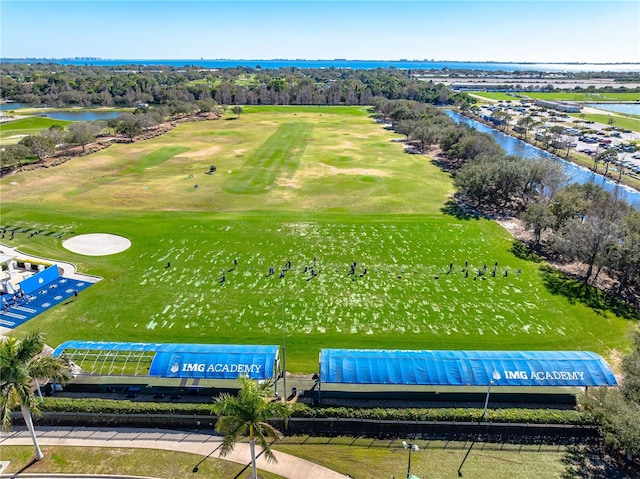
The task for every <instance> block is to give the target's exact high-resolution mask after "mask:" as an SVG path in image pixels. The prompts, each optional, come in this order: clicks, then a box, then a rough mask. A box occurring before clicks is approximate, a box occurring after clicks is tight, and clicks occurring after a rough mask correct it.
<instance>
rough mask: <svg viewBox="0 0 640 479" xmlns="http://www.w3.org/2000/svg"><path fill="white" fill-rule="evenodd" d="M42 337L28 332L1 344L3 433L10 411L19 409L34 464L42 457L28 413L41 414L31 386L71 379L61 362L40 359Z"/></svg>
mask: <svg viewBox="0 0 640 479" xmlns="http://www.w3.org/2000/svg"><path fill="white" fill-rule="evenodd" d="M44 345H45V342H44V336H43V335H42V334H41V333H39V332H35V331H34V332H31V333H29V334H27V336H25V337H24V338H22V339H16V338H15V337H8V338H6V339H5V340H4V341H2V342H0V370H1V371H2V376H1V379H0V393H1V394H2V396H1V397H0V418H1V420H2V430H3V431H4V432H6V431H8V430H9V428H10V427H11V422H12V419H13V411H14V409H15V408H16V406H18V405H20V410H21V411H22V417H23V418H24V422H25V424H26V425H27V429H29V432H30V433H31V438H32V439H33V445H34V447H35V450H36V451H35V452H36V460H37V461H39V460H41V459H42V458H43V457H44V454H42V451H41V450H40V446H39V445H38V439H37V438H36V432H35V429H34V427H33V419H32V417H31V413H34V414H40V408H39V406H38V403H39V400H38V398H37V397H36V395H35V393H34V383H37V381H38V379H43V380H47V379H50V380H54V381H56V382H59V383H64V382H66V381H68V380H69V379H70V375H69V364H68V363H67V362H66V361H65V360H64V359H61V358H53V357H50V356H49V357H47V356H42V354H41V353H42V350H43V348H44Z"/></svg>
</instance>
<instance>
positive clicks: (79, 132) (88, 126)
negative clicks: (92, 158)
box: [67, 121, 102, 152]
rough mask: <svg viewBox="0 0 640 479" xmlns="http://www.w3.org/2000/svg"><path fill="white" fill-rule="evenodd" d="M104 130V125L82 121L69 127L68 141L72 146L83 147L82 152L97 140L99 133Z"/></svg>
mask: <svg viewBox="0 0 640 479" xmlns="http://www.w3.org/2000/svg"><path fill="white" fill-rule="evenodd" d="M101 129H102V125H100V124H96V123H94V122H90V121H81V122H77V123H72V124H71V125H69V132H68V134H67V141H68V142H69V143H70V144H72V145H82V151H83V152H84V151H85V146H86V145H88V144H89V143H91V142H93V141H95V140H96V137H97V136H98V133H100V130H101Z"/></svg>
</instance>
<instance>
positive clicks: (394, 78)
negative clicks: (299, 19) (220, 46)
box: [0, 63, 466, 106]
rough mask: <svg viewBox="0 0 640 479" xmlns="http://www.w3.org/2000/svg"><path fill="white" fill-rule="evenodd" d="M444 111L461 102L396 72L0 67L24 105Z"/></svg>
mask: <svg viewBox="0 0 640 479" xmlns="http://www.w3.org/2000/svg"><path fill="white" fill-rule="evenodd" d="M376 96H382V97H385V98H390V99H401V98H405V99H410V100H417V101H421V102H425V103H435V102H438V103H442V104H451V103H455V102H457V101H459V100H460V99H462V98H465V97H466V95H464V94H457V93H456V94H454V93H452V92H451V91H450V90H449V89H448V87H446V86H445V85H442V84H437V85H436V84H434V83H432V82H430V81H424V80H421V79H419V78H416V77H415V76H412V75H410V74H408V72H406V71H402V70H396V69H383V68H380V69H375V70H341V69H296V68H283V69H274V70H262V69H251V68H230V69H220V70H209V69H199V68H189V67H185V68H181V69H178V68H174V67H140V66H135V67H134V66H131V67H119V69H115V68H113V67H98V66H87V67H81V66H64V65H54V64H33V65H25V64H18V63H3V64H2V65H0V97H2V98H10V99H13V100H15V101H18V102H22V103H27V104H30V105H40V104H45V105H48V106H67V105H81V106H92V105H94V106H96V105H100V106H112V105H123V106H135V105H137V104H138V103H148V104H162V105H170V104H172V103H175V102H177V101H182V102H191V103H193V102H198V101H209V100H215V101H216V102H217V103H218V104H221V105H274V104H275V105H369V104H371V99H372V98H374V97H376Z"/></svg>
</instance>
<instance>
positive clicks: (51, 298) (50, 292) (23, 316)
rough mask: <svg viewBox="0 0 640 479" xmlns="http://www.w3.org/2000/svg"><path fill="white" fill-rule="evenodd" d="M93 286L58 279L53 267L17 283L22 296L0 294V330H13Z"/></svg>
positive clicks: (88, 283) (73, 280) (66, 279)
mask: <svg viewBox="0 0 640 479" xmlns="http://www.w3.org/2000/svg"><path fill="white" fill-rule="evenodd" d="M92 284H93V283H90V282H88V281H82V280H78V279H72V278H65V277H64V276H60V274H59V272H58V267H57V266H56V265H55V264H54V265H53V266H50V267H48V268H47V269H45V270H43V271H40V272H39V273H38V274H35V275H33V276H31V277H30V278H27V279H25V280H24V281H22V282H21V283H20V290H21V293H22V294H3V295H2V308H1V309H0V326H2V327H5V328H8V329H15V328H17V327H18V326H20V325H21V324H24V323H26V322H27V321H29V320H30V319H32V318H35V317H36V316H38V315H39V314H41V313H44V312H45V311H47V310H49V309H51V308H53V307H54V306H57V305H59V304H61V303H64V302H65V301H67V300H69V299H71V298H74V297H75V296H77V295H78V292H80V291H83V290H85V289H87V288H88V287H89V286H91V285H92Z"/></svg>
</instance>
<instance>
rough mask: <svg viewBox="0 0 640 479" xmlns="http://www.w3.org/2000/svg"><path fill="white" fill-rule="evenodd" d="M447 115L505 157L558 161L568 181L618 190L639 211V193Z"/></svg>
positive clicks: (467, 120) (475, 123)
mask: <svg viewBox="0 0 640 479" xmlns="http://www.w3.org/2000/svg"><path fill="white" fill-rule="evenodd" d="M447 114H448V115H449V116H450V117H451V118H453V119H454V120H455V121H457V122H458V123H466V124H467V125H469V126H471V127H473V128H475V129H476V130H478V131H480V132H482V133H488V134H489V135H491V136H492V137H493V138H494V139H495V140H496V142H497V143H498V144H499V145H500V146H501V147H502V149H503V150H504V151H505V152H506V154H507V155H514V156H520V157H522V158H529V159H535V158H541V157H545V158H551V159H552V160H554V161H559V162H560V163H561V164H562V167H563V169H564V171H565V173H566V175H567V177H568V178H569V179H570V181H574V182H577V183H581V184H582V183H588V182H592V183H596V184H598V185H600V186H602V187H603V188H604V189H605V190H607V191H609V192H613V191H614V190H616V188H618V189H620V190H621V192H622V195H621V196H622V197H623V198H624V199H625V200H626V201H627V202H629V203H630V204H632V205H633V206H635V207H636V208H638V209H640V192H638V191H636V190H634V189H632V188H628V187H626V186H624V185H618V184H617V183H616V182H615V181H611V180H609V179H608V178H605V177H604V176H602V175H598V174H596V173H593V172H592V171H590V170H588V169H586V168H583V167H581V166H578V165H575V164H573V163H571V162H569V161H565V160H563V159H562V158H560V157H559V156H556V155H552V154H551V153H549V152H548V151H544V150H541V149H540V148H536V147H535V146H532V145H530V144H529V143H526V142H524V141H522V140H519V139H518V138H514V137H513V136H509V135H505V134H504V133H502V132H501V131H497V130H494V129H493V128H491V127H488V126H487V125H484V124H482V123H480V122H479V121H475V120H472V119H470V118H467V117H466V116H464V115H461V114H460V113H458V112H455V111H451V110H447Z"/></svg>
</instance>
